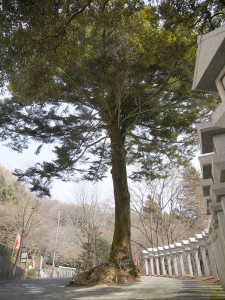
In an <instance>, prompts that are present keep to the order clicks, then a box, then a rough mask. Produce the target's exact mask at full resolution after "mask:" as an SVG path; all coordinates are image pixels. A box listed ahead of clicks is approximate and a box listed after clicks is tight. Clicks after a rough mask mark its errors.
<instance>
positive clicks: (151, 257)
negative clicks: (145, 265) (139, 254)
mask: <svg viewBox="0 0 225 300" xmlns="http://www.w3.org/2000/svg"><path fill="white" fill-rule="evenodd" d="M147 250H148V256H149V260H150V272H151V275H152V276H154V275H155V269H154V254H153V249H152V248H148V249H147Z"/></svg>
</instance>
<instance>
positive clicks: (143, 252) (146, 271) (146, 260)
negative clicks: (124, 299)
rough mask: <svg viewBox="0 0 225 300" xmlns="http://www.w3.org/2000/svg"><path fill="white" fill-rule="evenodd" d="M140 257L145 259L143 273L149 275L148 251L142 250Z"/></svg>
mask: <svg viewBox="0 0 225 300" xmlns="http://www.w3.org/2000/svg"><path fill="white" fill-rule="evenodd" d="M142 257H143V259H144V261H145V275H149V270H148V251H146V250H143V251H142Z"/></svg>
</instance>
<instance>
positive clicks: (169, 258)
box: [164, 246, 173, 275]
mask: <svg viewBox="0 0 225 300" xmlns="http://www.w3.org/2000/svg"><path fill="white" fill-rule="evenodd" d="M164 250H165V254H166V262H167V267H168V273H169V275H173V272H172V265H171V252H170V247H169V246H164Z"/></svg>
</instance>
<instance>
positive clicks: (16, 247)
mask: <svg viewBox="0 0 225 300" xmlns="http://www.w3.org/2000/svg"><path fill="white" fill-rule="evenodd" d="M20 241H21V236H20V234H19V233H17V235H16V239H15V243H14V247H13V250H14V251H19V249H20Z"/></svg>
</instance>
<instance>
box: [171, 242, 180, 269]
mask: <svg viewBox="0 0 225 300" xmlns="http://www.w3.org/2000/svg"><path fill="white" fill-rule="evenodd" d="M169 247H170V251H171V254H172V264H173V270H174V273H175V275H179V273H178V267H177V251H176V249H175V245H174V244H170V245H169Z"/></svg>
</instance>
